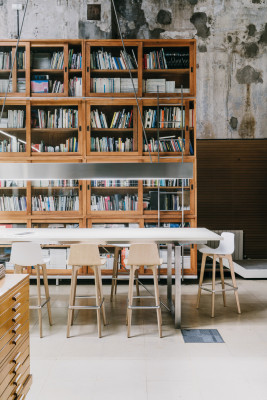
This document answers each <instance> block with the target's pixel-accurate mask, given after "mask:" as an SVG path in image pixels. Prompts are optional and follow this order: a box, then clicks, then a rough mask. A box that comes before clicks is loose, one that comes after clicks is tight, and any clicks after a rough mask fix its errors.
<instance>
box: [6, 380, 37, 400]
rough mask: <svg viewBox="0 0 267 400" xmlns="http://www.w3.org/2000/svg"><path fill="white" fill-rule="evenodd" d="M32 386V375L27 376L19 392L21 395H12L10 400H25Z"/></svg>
mask: <svg viewBox="0 0 267 400" xmlns="http://www.w3.org/2000/svg"><path fill="white" fill-rule="evenodd" d="M31 384H32V375H28V376H27V378H26V379H25V382H24V384H23V389H22V391H21V393H20V394H19V395H17V394H16V395H14V396H13V397H11V398H10V399H12V400H25V399H26V395H27V393H28V391H29V390H30V387H31Z"/></svg>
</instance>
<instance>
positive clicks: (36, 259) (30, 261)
mask: <svg viewBox="0 0 267 400" xmlns="http://www.w3.org/2000/svg"><path fill="white" fill-rule="evenodd" d="M10 262H11V263H12V264H14V265H15V267H14V273H15V274H21V273H22V272H23V269H24V268H26V267H33V268H34V269H35V270H36V281H37V306H30V309H35V310H36V309H37V310H38V317H39V329H40V337H42V336H43V330H42V308H43V307H44V306H45V305H47V311H48V319H49V324H50V325H52V316H51V305H50V296H49V288H48V279H47V271H46V264H45V260H44V259H43V257H42V250H41V247H40V245H39V244H38V243H33V242H16V243H13V244H12V249H11V257H10ZM40 268H42V273H43V282H44V289H45V301H43V302H42V296H41V283H40Z"/></svg>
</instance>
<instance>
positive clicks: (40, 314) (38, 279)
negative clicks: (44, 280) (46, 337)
mask: <svg viewBox="0 0 267 400" xmlns="http://www.w3.org/2000/svg"><path fill="white" fill-rule="evenodd" d="M35 269H36V278H37V279H36V281H37V304H38V307H39V308H38V318H39V330H40V338H41V337H43V326H42V308H41V304H42V299H41V282H40V267H39V265H36V266H35Z"/></svg>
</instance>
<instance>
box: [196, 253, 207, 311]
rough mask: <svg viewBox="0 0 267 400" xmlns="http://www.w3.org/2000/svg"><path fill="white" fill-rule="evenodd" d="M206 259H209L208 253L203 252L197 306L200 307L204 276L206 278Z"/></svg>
mask: <svg viewBox="0 0 267 400" xmlns="http://www.w3.org/2000/svg"><path fill="white" fill-rule="evenodd" d="M206 259H207V254H205V253H203V256H202V263H201V270H200V277H199V286H198V294H197V308H199V302H200V296H201V285H202V283H203V278H204V272H205V265H206Z"/></svg>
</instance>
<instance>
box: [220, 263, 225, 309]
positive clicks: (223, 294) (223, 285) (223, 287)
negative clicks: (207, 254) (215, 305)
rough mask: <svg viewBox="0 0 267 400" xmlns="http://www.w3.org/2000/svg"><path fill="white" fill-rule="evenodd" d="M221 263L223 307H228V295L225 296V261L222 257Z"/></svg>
mask: <svg viewBox="0 0 267 400" xmlns="http://www.w3.org/2000/svg"><path fill="white" fill-rule="evenodd" d="M219 261H220V274H221V281H222V290H223V292H222V296H223V305H224V307H226V295H225V290H224V289H225V284H224V272H223V259H222V257H219Z"/></svg>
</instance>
